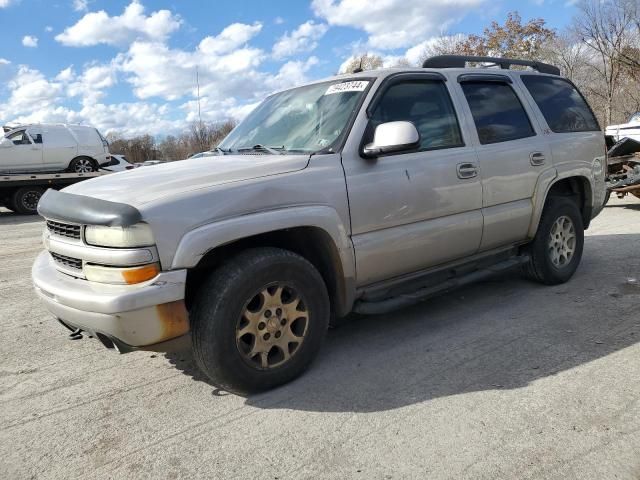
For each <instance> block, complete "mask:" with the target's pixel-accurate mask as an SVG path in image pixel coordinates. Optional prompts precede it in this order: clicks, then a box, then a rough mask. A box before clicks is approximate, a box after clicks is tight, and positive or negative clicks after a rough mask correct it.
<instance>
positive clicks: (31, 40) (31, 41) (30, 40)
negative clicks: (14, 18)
mask: <svg viewBox="0 0 640 480" xmlns="http://www.w3.org/2000/svg"><path fill="white" fill-rule="evenodd" d="M22 45H24V46H25V47H29V48H35V47H37V46H38V37H34V36H33V35H25V36H24V37H22Z"/></svg>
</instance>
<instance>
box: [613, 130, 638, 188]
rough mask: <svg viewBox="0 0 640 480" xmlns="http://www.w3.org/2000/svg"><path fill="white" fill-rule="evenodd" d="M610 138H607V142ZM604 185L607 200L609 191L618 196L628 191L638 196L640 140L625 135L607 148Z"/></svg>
mask: <svg viewBox="0 0 640 480" xmlns="http://www.w3.org/2000/svg"><path fill="white" fill-rule="evenodd" d="M639 128H640V124H639ZM607 131H608V129H607ZM611 140H612V139H611V138H607V141H608V143H611ZM606 185H607V200H608V199H609V197H610V196H611V193H615V194H616V195H617V196H618V198H624V197H625V196H626V195H627V194H629V193H630V194H631V195H635V196H636V197H638V198H640V141H636V140H633V139H631V138H626V137H625V138H623V139H622V140H620V141H619V142H617V143H615V144H614V145H613V146H612V147H611V148H609V150H608V151H607V177H606Z"/></svg>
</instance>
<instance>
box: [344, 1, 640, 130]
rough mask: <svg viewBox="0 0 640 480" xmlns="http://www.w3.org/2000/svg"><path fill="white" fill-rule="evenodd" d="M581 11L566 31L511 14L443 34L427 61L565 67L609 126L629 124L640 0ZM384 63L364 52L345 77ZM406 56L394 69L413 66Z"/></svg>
mask: <svg viewBox="0 0 640 480" xmlns="http://www.w3.org/2000/svg"><path fill="white" fill-rule="evenodd" d="M577 9H578V13H577V15H576V16H575V18H574V19H573V21H572V22H571V24H570V25H569V26H568V27H567V28H566V29H564V30H562V31H557V30H554V29H551V28H548V27H547V23H546V21H545V20H544V19H542V18H536V19H532V20H529V21H528V22H526V23H523V21H522V18H521V17H520V15H519V14H518V12H511V13H509V14H508V15H507V18H506V20H505V22H504V23H503V24H500V23H498V22H496V21H494V22H492V23H491V24H490V25H489V26H488V27H486V28H485V29H484V31H483V32H482V34H480V35H475V34H474V35H463V34H445V33H443V34H442V35H440V37H438V38H437V39H435V40H434V41H432V42H429V44H428V46H427V47H425V49H424V51H423V53H422V56H421V58H420V61H419V64H418V65H415V66H421V65H422V62H423V61H424V59H426V58H429V57H432V56H435V55H445V54H457V55H478V56H492V57H511V58H520V59H525V60H538V61H542V62H546V63H551V64H553V65H556V66H558V67H559V68H560V70H561V73H562V75H563V76H565V77H567V78H569V79H570V80H571V81H572V82H573V83H575V84H576V85H577V86H578V88H579V89H580V91H581V92H582V93H583V94H584V95H585V96H586V97H587V100H588V101H589V104H590V105H591V107H592V108H593V110H594V113H595V114H596V116H597V117H598V120H599V121H600V124H601V125H602V127H603V128H604V127H605V126H607V125H611V124H615V123H624V122H626V121H627V119H628V118H629V117H630V116H631V115H632V114H634V113H636V112H639V111H640V0H581V1H579V2H578V4H577ZM383 63H384V59H383V58H382V57H380V56H379V55H375V54H371V53H368V52H367V53H363V54H360V55H358V56H356V57H355V58H353V59H352V60H351V61H350V62H349V63H348V64H347V65H346V66H345V68H344V69H343V72H344V73H347V72H353V71H354V70H356V69H358V68H362V69H363V70H372V69H376V68H381V67H382V66H383ZM408 65H409V62H408V61H407V60H406V59H404V58H402V59H400V60H398V61H396V63H395V64H394V65H393V66H401V67H405V66H408Z"/></svg>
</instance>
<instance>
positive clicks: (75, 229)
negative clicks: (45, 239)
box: [47, 220, 80, 240]
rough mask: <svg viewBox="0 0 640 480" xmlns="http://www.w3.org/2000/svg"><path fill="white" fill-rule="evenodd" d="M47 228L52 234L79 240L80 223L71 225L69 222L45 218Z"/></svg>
mask: <svg viewBox="0 0 640 480" xmlns="http://www.w3.org/2000/svg"><path fill="white" fill-rule="evenodd" d="M47 228H48V229H49V231H50V232H51V233H52V234H54V235H59V236H61V237H68V238H75V239H76V240H80V225H71V224H69V223H61V222H55V221H53V220H47Z"/></svg>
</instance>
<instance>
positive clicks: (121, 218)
mask: <svg viewBox="0 0 640 480" xmlns="http://www.w3.org/2000/svg"><path fill="white" fill-rule="evenodd" d="M38 213H39V214H40V215H42V216H43V217H46V218H51V219H55V220H62V221H64V220H67V221H69V222H72V223H80V224H86V225H106V226H109V227H112V226H120V227H128V226H130V225H134V224H136V223H138V222H140V221H141V220H142V215H141V214H140V212H139V211H138V209H137V208H135V207H132V206H131V205H127V204H125V203H118V202H110V201H108V200H101V199H99V198H93V197H86V196H84V195H75V194H73V193H64V192H59V191H57V190H53V189H49V190H47V191H46V192H45V193H44V195H42V197H41V198H40V201H39V202H38Z"/></svg>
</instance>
